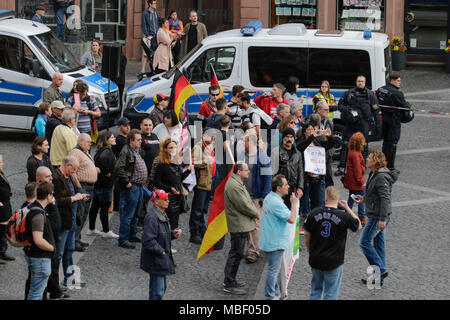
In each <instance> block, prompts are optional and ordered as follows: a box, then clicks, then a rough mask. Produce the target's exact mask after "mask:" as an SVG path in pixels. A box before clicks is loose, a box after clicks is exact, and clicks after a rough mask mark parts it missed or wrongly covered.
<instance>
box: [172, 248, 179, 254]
mask: <svg viewBox="0 0 450 320" xmlns="http://www.w3.org/2000/svg"><path fill="white" fill-rule="evenodd" d="M170 250H171V251H172V254H175V253H177V252H178V250H177V249H170Z"/></svg>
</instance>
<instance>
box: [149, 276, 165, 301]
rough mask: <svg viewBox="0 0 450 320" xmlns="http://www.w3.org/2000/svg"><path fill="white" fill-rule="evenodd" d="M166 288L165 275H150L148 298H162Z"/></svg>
mask: <svg viewBox="0 0 450 320" xmlns="http://www.w3.org/2000/svg"><path fill="white" fill-rule="evenodd" d="M166 289H167V277H166V276H156V275H150V283H149V288H148V291H149V294H148V295H149V300H162V299H163V298H164V294H165V293H166Z"/></svg>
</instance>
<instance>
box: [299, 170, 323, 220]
mask: <svg viewBox="0 0 450 320" xmlns="http://www.w3.org/2000/svg"><path fill="white" fill-rule="evenodd" d="M300 204H301V208H300V212H301V213H310V212H311V209H314V208H317V207H324V206H325V178H324V177H322V178H320V179H318V180H313V179H311V178H305V184H304V189H303V197H302V199H301V200H300Z"/></svg>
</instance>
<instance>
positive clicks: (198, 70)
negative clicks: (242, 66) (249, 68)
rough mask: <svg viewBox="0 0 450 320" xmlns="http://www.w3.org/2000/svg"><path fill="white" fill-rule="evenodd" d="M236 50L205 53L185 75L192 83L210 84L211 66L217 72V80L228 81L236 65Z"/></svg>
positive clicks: (217, 49) (212, 50)
mask: <svg viewBox="0 0 450 320" xmlns="http://www.w3.org/2000/svg"><path fill="white" fill-rule="evenodd" d="M235 54H236V48H234V47H225V48H213V49H209V50H207V51H205V52H203V53H202V54H201V55H200V56H199V57H198V58H197V59H196V60H195V61H194V62H193V63H192V64H191V65H190V66H189V67H187V68H186V70H185V74H186V77H187V78H188V79H189V80H190V81H195V82H208V81H211V78H212V76H213V72H212V69H211V65H212V67H213V68H214V71H215V72H216V76H217V79H218V80H219V81H220V80H226V79H228V78H229V77H230V76H231V73H232V71H233V65H234V58H235Z"/></svg>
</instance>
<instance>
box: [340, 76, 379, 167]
mask: <svg viewBox="0 0 450 320" xmlns="http://www.w3.org/2000/svg"><path fill="white" fill-rule="evenodd" d="M338 109H339V111H340V112H341V119H342V121H343V122H344V123H345V130H344V133H343V137H342V149H341V157H340V162H339V165H338V170H337V171H336V172H335V174H334V175H335V176H340V175H342V174H344V170H345V167H346V163H347V151H348V141H349V140H350V137H351V136H352V135H353V134H354V133H356V132H361V133H362V134H363V135H364V137H365V138H366V145H365V148H364V152H363V156H364V159H366V158H367V155H368V142H369V121H370V116H371V115H373V118H374V121H375V134H376V135H377V136H378V134H379V132H380V131H381V122H380V110H379V107H378V100H377V98H376V96H375V93H373V91H371V90H369V89H368V88H366V77H365V76H363V75H359V76H358V77H357V78H356V87H355V88H352V89H350V90H348V91H346V92H345V93H344V95H343V96H342V98H341V99H340V100H339V104H338Z"/></svg>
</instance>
